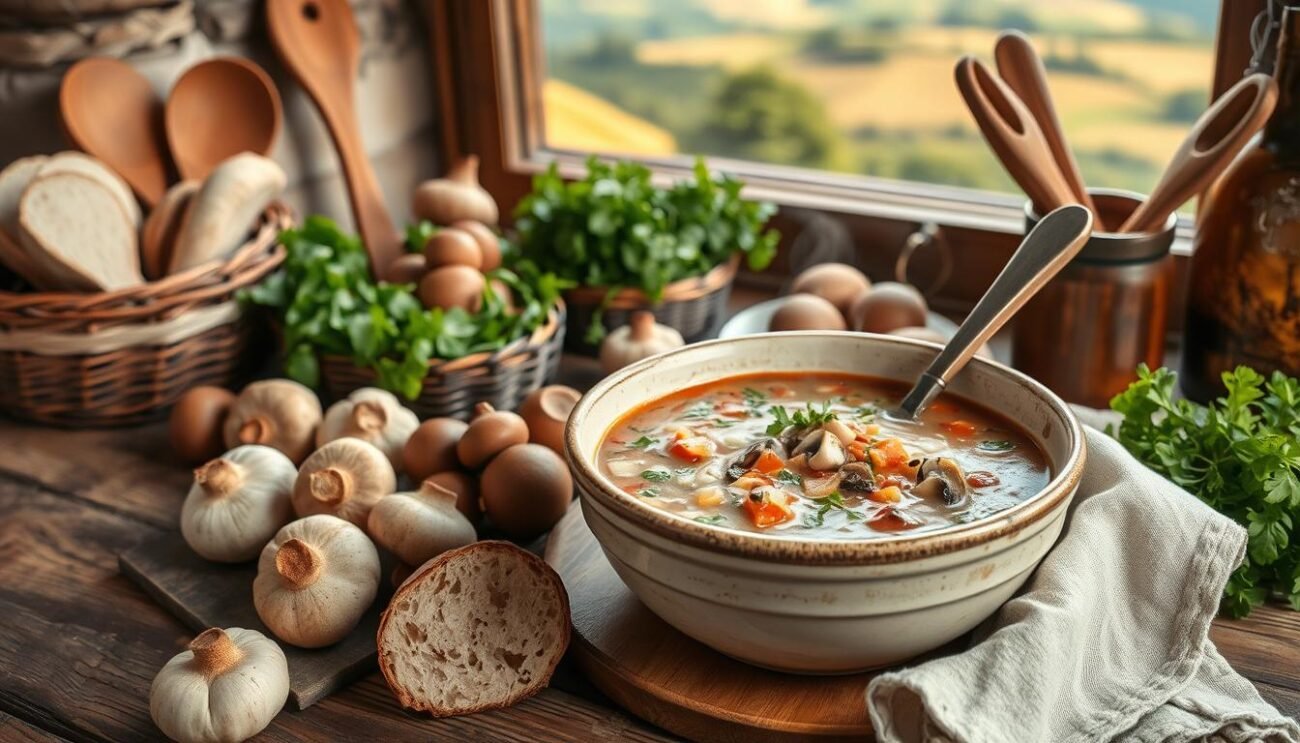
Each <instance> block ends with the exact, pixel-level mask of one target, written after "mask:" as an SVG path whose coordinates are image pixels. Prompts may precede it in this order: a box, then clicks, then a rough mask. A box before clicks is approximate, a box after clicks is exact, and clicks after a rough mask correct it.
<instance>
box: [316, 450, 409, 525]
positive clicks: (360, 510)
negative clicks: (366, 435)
mask: <svg viewBox="0 0 1300 743" xmlns="http://www.w3.org/2000/svg"><path fill="white" fill-rule="evenodd" d="M396 489H397V473H396V472H394V471H393V465H392V463H391V462H389V461H388V457H386V456H384V453H383V452H381V451H379V450H378V449H376V448H375V447H374V446H372V445H370V444H367V443H366V442H364V441H362V440H361V439H354V438H350V437H349V438H342V439H337V440H335V441H331V442H329V443H328V444H326V445H324V446H322V447H321V448H319V449H317V450H316V451H315V452H314V453H313V454H312V455H311V456H310V457H307V461H306V462H303V463H302V469H300V470H298V478H297V480H296V481H295V482H294V484H293V495H292V499H293V510H294V512H295V513H297V514H298V515H299V516H310V515H312V514H318V513H327V514H330V515H332V516H338V517H339V518H343V519H347V520H348V521H351V522H352V523H354V524H356V525H357V526H360V527H363V528H364V527H365V525H366V519H367V518H368V517H369V516H370V509H371V507H372V506H374V505H375V502H376V501H378V500H379V499H380V498H383V497H384V496H385V495H388V494H389V493H392V492H393V491H394V490H396Z"/></svg>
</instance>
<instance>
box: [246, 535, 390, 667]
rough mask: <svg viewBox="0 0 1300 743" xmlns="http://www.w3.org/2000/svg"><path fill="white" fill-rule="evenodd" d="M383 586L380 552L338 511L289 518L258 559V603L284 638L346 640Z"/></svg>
mask: <svg viewBox="0 0 1300 743" xmlns="http://www.w3.org/2000/svg"><path fill="white" fill-rule="evenodd" d="M378 590H379V553H378V552H377V551H376V550H375V545H374V544H373V543H371V541H370V538H369V537H367V536H366V534H365V532H363V531H361V530H360V529H358V528H357V527H356V526H353V525H352V524H350V523H348V522H347V521H344V520H343V519H340V518H337V517H335V516H327V515H323V514H322V515H317V516H308V517H307V518H305V519H298V520H297V521H293V522H290V523H289V524H288V525H287V526H285V527H284V528H283V529H281V530H280V531H279V533H277V534H276V535H275V538H274V539H272V540H271V541H270V542H269V543H267V545H266V548H265V549H263V550H262V556H261V557H260V558H259V559H258V561H257V578H255V579H254V580H253V606H254V608H256V609H257V616H259V617H261V619H262V621H263V622H264V623H266V626H267V627H269V628H270V629H271V631H272V632H274V633H275V636H276V637H278V638H280V639H281V640H283V641H285V642H287V643H289V644H290V645H296V646H298V647H300V648H320V647H325V646H326V645H333V644H334V643H336V642H338V641H339V640H342V639H343V638H344V637H346V636H347V635H348V633H349V632H351V631H352V629H353V628H354V627H356V626H357V623H358V622H360V621H361V617H362V615H364V614H365V613H366V609H368V608H370V604H371V603H372V602H373V601H374V600H375V594H376V592H377V591H378Z"/></svg>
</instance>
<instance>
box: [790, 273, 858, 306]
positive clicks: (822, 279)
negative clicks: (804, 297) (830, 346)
mask: <svg viewBox="0 0 1300 743" xmlns="http://www.w3.org/2000/svg"><path fill="white" fill-rule="evenodd" d="M870 287H871V280H870V279H868V278H867V276H866V274H864V273H862V272H861V271H859V270H858V269H856V268H854V267H853V266H850V265H848V264H847V263H818V264H817V265H815V266H812V267H809V268H806V269H804V270H803V271H801V272H800V273H799V275H798V276H796V277H794V281H793V282H791V284H790V293H791V294H815V295H817V296H819V297H821V298H822V299H825V300H826V301H828V302H830V303H831V304H833V305H835V309H837V310H839V311H840V314H841V315H844V316H847V315H848V313H849V307H850V306H851V305H852V304H853V300H854V299H856V298H857V296H858V295H859V294H861V293H862V292H863V291H865V290H866V289H868V288H870Z"/></svg>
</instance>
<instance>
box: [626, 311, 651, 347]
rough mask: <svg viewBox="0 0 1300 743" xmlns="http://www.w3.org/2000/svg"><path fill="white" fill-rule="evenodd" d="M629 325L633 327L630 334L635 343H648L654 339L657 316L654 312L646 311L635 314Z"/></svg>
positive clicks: (629, 320) (628, 322)
mask: <svg viewBox="0 0 1300 743" xmlns="http://www.w3.org/2000/svg"><path fill="white" fill-rule="evenodd" d="M627 324H628V326H629V327H631V330H630V331H629V333H628V334H629V335H630V336H631V337H632V340H634V341H638V342H639V341H648V340H650V339H651V338H653V337H654V334H655V316H654V313H653V312H646V311H645V310H640V311H638V312H633V313H632V317H631V318H629V319H628V321H627Z"/></svg>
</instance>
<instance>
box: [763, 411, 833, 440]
mask: <svg viewBox="0 0 1300 743" xmlns="http://www.w3.org/2000/svg"><path fill="white" fill-rule="evenodd" d="M767 412H769V413H771V414H772V418H773V421H772V422H771V423H770V424H768V426H767V435H768V436H779V435H781V433H782V432H783V431H785V430H786V429H787V428H792V427H793V428H812V427H813V426H819V425H821V424H823V423H826V422H827V421H832V420H835V417H836V416H835V413H834V412H832V411H831V406H830V404H829V403H827V404H826V405H823V406H822V409H821V410H817V409H816V408H814V407H813V405H812V403H808V405H807V407H805V408H804V409H802V410H800V409H798V408H796V409H795V411H794V414H793V415H792V414H790V413H789V412H787V411H786V409H785V407H784V406H781V405H773V406H772V407H770V408H768V409H767Z"/></svg>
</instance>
